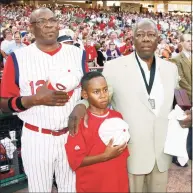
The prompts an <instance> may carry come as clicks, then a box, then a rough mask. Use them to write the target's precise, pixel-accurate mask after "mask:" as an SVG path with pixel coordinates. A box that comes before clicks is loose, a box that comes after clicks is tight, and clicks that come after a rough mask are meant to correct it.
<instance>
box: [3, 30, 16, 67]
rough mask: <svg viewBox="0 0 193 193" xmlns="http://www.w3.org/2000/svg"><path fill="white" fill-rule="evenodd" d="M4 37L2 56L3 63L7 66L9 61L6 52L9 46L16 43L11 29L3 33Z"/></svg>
mask: <svg viewBox="0 0 193 193" xmlns="http://www.w3.org/2000/svg"><path fill="white" fill-rule="evenodd" d="M3 36H4V40H3V41H2V43H1V54H2V56H3V63H4V64H5V62H6V59H7V54H6V51H7V49H8V47H9V45H11V44H12V43H14V40H13V38H12V37H13V34H12V32H11V30H10V29H5V30H4V31H3Z"/></svg>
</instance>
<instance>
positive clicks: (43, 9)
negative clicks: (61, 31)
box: [30, 7, 54, 23]
mask: <svg viewBox="0 0 193 193" xmlns="http://www.w3.org/2000/svg"><path fill="white" fill-rule="evenodd" d="M44 12H51V13H52V14H53V15H54V13H53V12H52V11H51V10H50V9H49V8H47V7H40V8H38V9H35V10H34V11H33V12H32V13H31V15H30V23H33V22H35V21H36V19H37V18H38V17H39V15H41V14H42V13H44Z"/></svg>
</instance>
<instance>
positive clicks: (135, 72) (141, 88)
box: [125, 53, 153, 112]
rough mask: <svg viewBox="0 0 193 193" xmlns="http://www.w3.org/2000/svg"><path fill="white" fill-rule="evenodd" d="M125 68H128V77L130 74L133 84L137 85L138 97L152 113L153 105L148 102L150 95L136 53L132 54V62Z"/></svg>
mask: <svg viewBox="0 0 193 193" xmlns="http://www.w3.org/2000/svg"><path fill="white" fill-rule="evenodd" d="M125 66H126V67H128V68H127V70H128V72H127V76H128V74H130V75H131V76H132V79H131V80H132V81H133V84H134V85H135V90H136V92H137V96H138V97H139V99H140V100H141V102H142V103H143V104H144V105H145V106H146V107H148V108H149V109H150V110H151V111H152V108H151V105H150V103H149V101H148V94H147V90H146V87H145V83H144V81H143V78H142V75H141V73H140V70H139V69H138V68H139V67H138V64H137V61H136V59H135V55H134V53H132V61H127V63H126V64H125ZM152 112H153V111H152Z"/></svg>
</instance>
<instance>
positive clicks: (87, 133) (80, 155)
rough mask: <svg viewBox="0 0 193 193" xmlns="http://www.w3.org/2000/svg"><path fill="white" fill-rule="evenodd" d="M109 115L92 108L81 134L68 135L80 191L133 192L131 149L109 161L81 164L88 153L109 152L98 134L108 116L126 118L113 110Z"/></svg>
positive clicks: (69, 154) (80, 127)
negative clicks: (130, 188)
mask: <svg viewBox="0 0 193 193" xmlns="http://www.w3.org/2000/svg"><path fill="white" fill-rule="evenodd" d="M105 115H106V116H105ZM105 115H104V116H100V117H99V116H96V115H93V114H92V113H91V112H89V111H88V116H89V120H88V125H89V126H88V128H85V127H84V123H83V120H82V121H81V123H80V126H79V131H78V134H77V135H75V136H74V137H72V136H70V135H69V136H68V140H67V143H66V145H65V148H66V152H67V157H68V161H69V164H70V166H71V168H72V169H73V170H75V172H76V190H77V192H129V185H128V182H129V181H128V172H127V158H128V156H129V151H128V149H127V148H126V149H125V150H124V152H123V153H122V154H121V155H120V156H118V157H116V158H114V159H111V160H109V161H106V162H101V163H97V164H93V165H90V166H85V167H79V166H80V164H81V163H82V161H83V159H84V158H85V157H86V156H94V155H99V154H101V153H103V152H104V151H105V149H106V145H105V144H104V143H103V142H102V140H101V139H100V137H99V135H98V129H99V127H100V125H101V123H102V122H103V121H104V120H105V119H107V118H112V117H119V118H122V116H121V114H120V113H118V112H116V111H113V110H109V111H108V112H107V113H106V114H105Z"/></svg>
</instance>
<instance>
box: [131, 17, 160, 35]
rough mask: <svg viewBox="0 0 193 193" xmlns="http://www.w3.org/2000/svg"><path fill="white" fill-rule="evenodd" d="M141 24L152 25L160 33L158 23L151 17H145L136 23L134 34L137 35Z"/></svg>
mask: <svg viewBox="0 0 193 193" xmlns="http://www.w3.org/2000/svg"><path fill="white" fill-rule="evenodd" d="M141 25H151V26H152V27H153V28H154V29H155V31H156V33H157V34H158V29H157V25H156V23H155V22H154V21H153V20H151V19H148V18H144V19H142V20H140V21H139V22H137V23H136V25H135V27H134V30H133V33H134V36H135V35H136V32H137V30H138V28H139V27H140V26H141Z"/></svg>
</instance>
